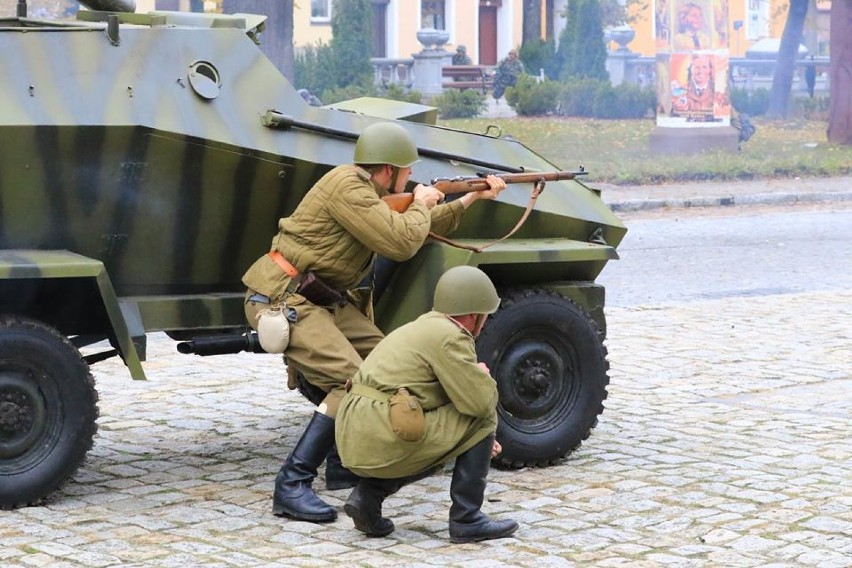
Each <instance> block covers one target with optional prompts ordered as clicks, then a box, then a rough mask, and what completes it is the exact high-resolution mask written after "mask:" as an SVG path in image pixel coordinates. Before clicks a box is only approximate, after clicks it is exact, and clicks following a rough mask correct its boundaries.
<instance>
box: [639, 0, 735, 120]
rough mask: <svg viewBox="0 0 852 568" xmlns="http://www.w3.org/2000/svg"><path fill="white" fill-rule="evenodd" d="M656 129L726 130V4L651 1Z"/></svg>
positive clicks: (723, 1)
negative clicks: (714, 127)
mask: <svg viewBox="0 0 852 568" xmlns="http://www.w3.org/2000/svg"><path fill="white" fill-rule="evenodd" d="M654 14H655V17H654V37H655V39H656V45H657V125H658V126H687V125H688V126H699V125H701V126H718V125H724V126H728V125H730V119H731V105H730V94H729V91H728V89H729V82H728V66H729V64H730V60H729V58H730V55H729V51H728V48H729V45H728V42H729V36H728V19H729V18H728V0H654Z"/></svg>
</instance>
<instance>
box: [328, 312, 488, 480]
mask: <svg viewBox="0 0 852 568" xmlns="http://www.w3.org/2000/svg"><path fill="white" fill-rule="evenodd" d="M352 382H353V384H362V385H366V386H368V387H372V388H373V389H376V390H378V391H380V392H382V393H384V394H387V395H391V394H393V393H395V392H396V391H397V390H398V389H399V388H400V387H406V388H407V389H408V391H409V392H410V393H411V395H412V396H414V397H416V398H417V399H418V401H419V402H420V405H421V406H422V407H423V410H424V414H425V418H426V434H425V436H424V438H423V439H422V440H419V441H415V442H407V441H403V440H401V439H399V438H398V437H397V436H396V434H395V433H394V431H393V428H392V427H391V424H390V420H389V418H388V403H387V402H385V401H379V400H376V399H375V398H371V397H368V396H362V395H358V394H355V393H353V392H349V393H347V394H346V396H344V397H343V401H342V402H341V404H340V409H339V410H338V415H337V422H336V438H337V447H338V451H339V453H340V457H341V458H342V460H343V464H344V465H345V466H346V467H347V468H349V469H350V470H352V471H353V472H354V473H356V474H358V475H360V476H363V477H378V478H384V479H394V478H399V477H405V476H409V475H415V474H419V473H422V472H424V471H427V470H430V469H434V468H435V467H438V466H440V465H442V464H444V463H446V462H447V461H449V460H451V459H452V458H454V457H456V456H458V455H460V454H462V453H464V452H466V451H467V450H469V449H470V448H472V447H473V446H474V445H476V444H477V443H478V442H480V441H482V440H483V439H485V438H486V437H488V436H490V435H493V434H494V433H495V431H496V429H497V410H496V406H497V385H496V383H495V382H494V380H493V379H492V378H491V377H490V376H489V375H488V373H486V372H485V371H484V370H483V369H481V368H480V367H479V366H478V365H477V360H476V350H475V345H474V340H473V337H472V336H471V334H470V333H469V332H468V331H467V330H465V329H463V328H462V327H461V326H459V325H458V324H457V323H455V322H454V321H453V320H451V319H450V318H449V317H448V316H446V315H444V314H442V313H439V312H429V313H427V314H424V315H422V316H420V317H419V318H418V319H417V320H415V321H413V322H411V323H409V324H407V325H404V326H402V327H400V328H398V329H397V330H395V331H394V332H392V333H391V334H390V335H388V336H387V337H386V338H385V339H384V340H382V342H381V343H379V345H378V346H377V347H376V348H375V349H374V350H373V352H372V353H371V354H370V355H369V356H368V357H367V359H366V360H365V361H364V363H363V364H362V365H361V367H360V369H359V370H358V373H357V374H356V375H355V377H354V378H353V379H352Z"/></svg>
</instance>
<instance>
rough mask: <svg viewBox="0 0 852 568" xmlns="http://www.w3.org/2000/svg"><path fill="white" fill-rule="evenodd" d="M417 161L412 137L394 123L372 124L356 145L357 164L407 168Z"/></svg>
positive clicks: (415, 147)
mask: <svg viewBox="0 0 852 568" xmlns="http://www.w3.org/2000/svg"><path fill="white" fill-rule="evenodd" d="M417 161H418V156H417V146H416V145H415V144H414V140H413V139H412V138H411V135H410V134H409V133H408V131H407V130H406V129H405V128H403V127H402V126H400V125H399V124H394V123H393V122H377V123H376V124H371V125H370V126H368V127H367V128H365V129H364V131H363V132H362V133H361V136H359V137H358V141H357V142H356V143H355V163H356V164H364V165H373V164H390V165H392V166H396V167H398V168H407V167H409V166H411V164H413V163H414V162H417Z"/></svg>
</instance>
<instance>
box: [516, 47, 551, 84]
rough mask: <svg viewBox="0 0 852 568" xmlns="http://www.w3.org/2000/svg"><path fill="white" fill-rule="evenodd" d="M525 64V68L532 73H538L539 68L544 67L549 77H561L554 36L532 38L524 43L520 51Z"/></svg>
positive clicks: (519, 55)
mask: <svg viewBox="0 0 852 568" xmlns="http://www.w3.org/2000/svg"><path fill="white" fill-rule="evenodd" d="M518 57H520V58H521V61H522V62H523V64H524V69H526V70H527V73H529V74H530V75H538V73H539V69H544V74H545V76H546V77H547V78H548V79H554V80H555V79H558V78H559V66H558V64H557V61H556V46H555V44H554V41H553V38H550V39H548V40H547V41H544V40H542V39H538V40H532V41H528V42H526V43H524V44H523V45H522V46H521V50H520V52H519V53H518Z"/></svg>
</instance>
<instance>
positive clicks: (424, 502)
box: [0, 291, 852, 568]
mask: <svg viewBox="0 0 852 568" xmlns="http://www.w3.org/2000/svg"><path fill="white" fill-rule="evenodd" d="M607 318H608V329H609V338H608V340H607V347H608V350H609V361H610V365H611V371H610V377H611V383H610V385H609V397H608V399H607V401H606V410H605V412H604V413H603V414H602V415H601V417H600V423H599V425H598V427H597V428H596V429H595V430H594V431H593V433H592V435H591V437H590V438H589V439H588V440H586V441H585V442H584V443H583V445H582V446H581V447H580V448H579V449H578V450H577V451H576V452H575V453H574V454H573V455H572V456H571V457H570V458H568V459H567V460H565V461H564V462H562V463H560V464H558V465H555V466H551V467H549V468H544V469H535V468H528V469H523V470H519V471H493V472H492V473H491V475H490V476H489V477H490V480H489V482H490V483H489V488H488V492H487V498H488V501H487V502H486V504H485V506H484V510H485V511H486V512H487V513H488V514H490V515H492V516H494V517H495V518H515V519H516V520H518V521H519V522H520V523H521V528H520V530H519V531H518V533H516V537H515V538H510V539H501V540H498V541H491V542H486V543H477V544H466V545H452V544H450V543H449V542H448V533H447V512H448V509H449V505H450V501H449V496H448V489H449V482H450V475H449V473H448V470H445V471H444V472H441V473H440V474H437V475H435V476H433V477H431V478H429V479H426V480H423V481H421V482H418V483H417V484H414V485H412V486H408V487H406V488H404V489H403V490H402V491H400V493H398V494H396V495H394V496H393V497H391V498H389V499H388V500H387V502H386V503H385V509H384V510H385V514H386V515H388V516H391V518H393V520H394V522H395V523H396V526H397V530H396V532H394V533H393V534H392V535H390V536H389V537H388V538H380V539H373V538H365V537H364V536H363V535H361V534H360V533H358V532H357V531H355V530H354V528H353V527H352V523H351V520H350V519H348V518H347V517H346V516H345V515H344V514H343V512H342V505H343V501H344V500H345V498H346V496H347V492H346V491H335V492H328V491H325V489H324V477H323V475H324V474H323V472H322V470H321V476H320V479H319V480H318V481H317V483H316V485H315V487H316V488H317V490H318V493H319V494H320V496H321V497H322V498H323V499H325V500H326V501H327V502H329V503H331V504H332V505H333V506H335V507H338V508H339V509H341V511H340V518H339V519H338V520H337V521H336V522H334V523H328V524H323V525H315V524H310V523H300V522H294V521H288V520H285V519H279V518H276V517H273V516H272V515H271V514H270V511H269V508H270V493H271V490H272V484H273V479H274V476H275V472H276V471H277V469H278V467H279V466H280V463H281V461H282V460H283V459H284V457H286V454H287V452H288V450H289V448H291V447H292V446H293V444H295V442H296V441H297V440H298V437H299V436H300V434H301V429H302V428H303V427H304V424H305V423H306V422H307V420H308V419H309V417H310V412H312V408H311V405H310V404H309V403H307V402H306V401H305V400H304V399H302V397H301V396H300V395H299V394H298V393H296V392H293V391H289V390H287V389H286V388H284V387H283V385H284V384H285V382H284V376H283V365H282V364H281V362H280V359H279V358H275V357H266V356H254V355H249V354H238V355H229V356H223V357H211V358H200V357H187V356H183V355H179V354H177V353H176V351H175V349H174V343H173V342H171V341H170V340H168V339H167V338H165V336H162V335H161V334H152V336H150V337H149V353H150V360H149V361H148V362H146V363H144V365H145V368H146V372H147V373H148V375H149V379H150V380H149V381H147V382H134V381H132V380H130V379H129V375H128V373H127V370H126V369H125V368H124V367H123V366H122V365H121V364H120V363H119V362H118V361H115V360H109V361H105V362H102V363H99V364H98V365H96V366H94V367H93V373H94V375H95V378H96V381H97V387H98V391H99V394H100V407H101V418H100V419H99V424H100V431H99V434H98V436H97V438H96V440H95V445H94V447H93V449H92V451H91V452H90V454H89V458H88V460H87V462H86V464H85V465H84V466H83V467H82V468H81V470H80V472H79V473H78V474H77V475H76V476H75V478H74V479H73V480H72V481H71V482H70V483H69V484H68V485H67V486H66V488H65V489H64V490H63V491H61V492H60V493H59V494H57V495H56V496H55V497H53V498H51V500H50V501H49V503H48V505H47V506H43V507H35V508H24V509H19V510H16V511H4V512H2V513H0V565H3V566H4V567H5V566H7V565H8V566H10V567H11V566H63V565H68V566H72V565H73V566H80V565H87V566H121V567H129V568H133V567H135V566H139V567H140V568H141V567H145V568H150V567H152V566H158V567H161V566H165V567H168V566H175V567H180V568H186V567H187V566H205V567H207V566H214V567H215V566H224V567H233V566H270V567H282V566H288V567H290V566H306V567H313V566H327V565H329V564H338V565H341V566H343V565H345V566H350V565H351V566H369V567H372V566H375V567H384V566H393V567H397V566H406V567H409V566H411V567H416V566H436V565H446V566H472V567H478V566H483V567H484V566H488V567H491V566H521V567H530V568H533V567H535V568H538V567H549V566H554V567H562V566H569V567H572V566H583V567H585V566H606V567H610V566H613V567H621V566H624V567H630V568H643V567H648V568H659V567H667V566H676V567H678V568H681V567H693V566H695V567H697V568H715V567H717V566H725V567H745V568H750V567H752V566H755V567H765V568H770V567H775V566H778V567H780V566H791V567H792V566H814V567H819V568H823V567H828V568H850V567H852V471H850V468H849V466H848V464H849V463H850V461H852V441H850V439H849V435H848V433H849V432H850V431H852V378H850V371H849V366H848V362H849V356H848V351H849V350H848V347H849V345H850V343H852V331H850V327H849V323H848V322H849V321H852V291H850V292H840V293H830V294H829V293H819V294H790V295H783V296H761V297H752V298H726V299H724V300H708V301H702V302H691V303H689V304H677V303H672V304H667V305H663V306H653V307H650V306H649V307H637V308H620V309H619V308H612V309H608V310H607Z"/></svg>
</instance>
